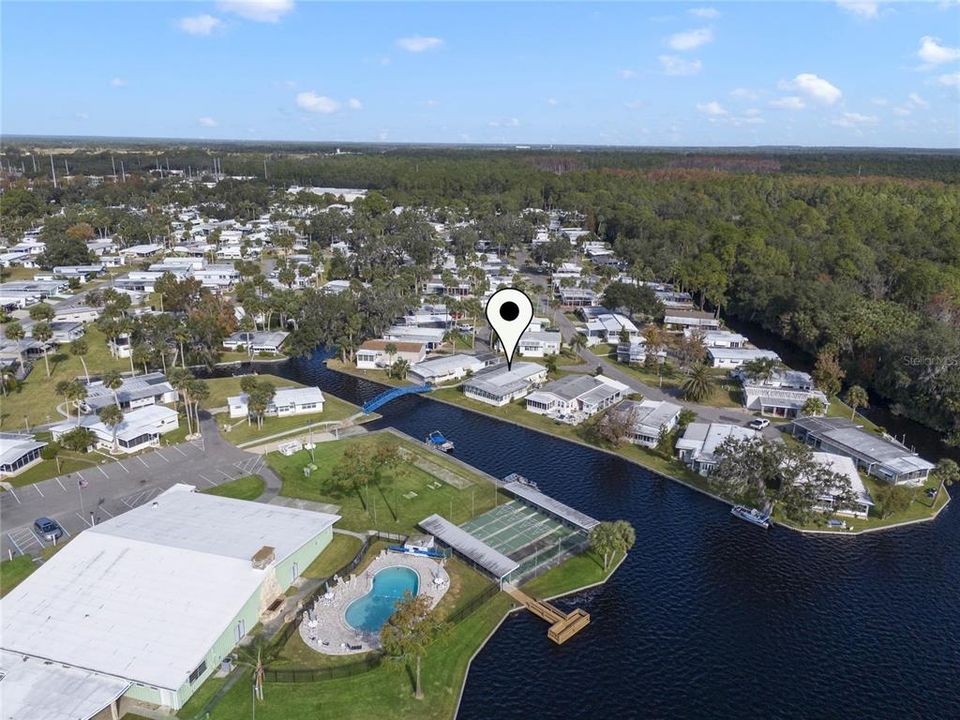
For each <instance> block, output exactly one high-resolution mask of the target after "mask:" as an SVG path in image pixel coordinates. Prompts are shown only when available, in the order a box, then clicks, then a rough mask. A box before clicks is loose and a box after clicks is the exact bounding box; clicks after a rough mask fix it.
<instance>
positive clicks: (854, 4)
mask: <svg viewBox="0 0 960 720" xmlns="http://www.w3.org/2000/svg"><path fill="white" fill-rule="evenodd" d="M837 5H839V6H840V7H841V8H843V9H844V10H846V11H847V12H848V13H851V14H853V15H857V16H858V17H862V18H865V19H867V20H873V19H874V18H876V17H879V15H880V8H879V6H878V4H877V3H876V2H874V1H873V0H837Z"/></svg>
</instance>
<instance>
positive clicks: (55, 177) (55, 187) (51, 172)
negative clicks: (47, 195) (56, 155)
mask: <svg viewBox="0 0 960 720" xmlns="http://www.w3.org/2000/svg"><path fill="white" fill-rule="evenodd" d="M50 174H51V175H53V189H54V190H56V189H57V169H56V168H55V167H54V166H53V153H50Z"/></svg>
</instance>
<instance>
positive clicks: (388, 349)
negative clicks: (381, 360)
mask: <svg viewBox="0 0 960 720" xmlns="http://www.w3.org/2000/svg"><path fill="white" fill-rule="evenodd" d="M383 351H384V352H385V353H386V354H387V357H388V358H390V363H391V364H393V356H394V355H396V354H397V345H396V343H392V342H388V343H387V344H386V345H384V346H383Z"/></svg>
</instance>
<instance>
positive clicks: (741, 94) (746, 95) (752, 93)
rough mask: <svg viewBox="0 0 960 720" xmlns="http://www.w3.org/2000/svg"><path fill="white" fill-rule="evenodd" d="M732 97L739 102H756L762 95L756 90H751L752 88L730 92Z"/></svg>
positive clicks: (735, 89) (736, 89)
mask: <svg viewBox="0 0 960 720" xmlns="http://www.w3.org/2000/svg"><path fill="white" fill-rule="evenodd" d="M730 96H731V97H735V98H737V100H756V99H757V98H759V97H760V94H759V93H757V91H756V90H751V89H750V88H742V87H741V88H734V89H733V90H731V91H730Z"/></svg>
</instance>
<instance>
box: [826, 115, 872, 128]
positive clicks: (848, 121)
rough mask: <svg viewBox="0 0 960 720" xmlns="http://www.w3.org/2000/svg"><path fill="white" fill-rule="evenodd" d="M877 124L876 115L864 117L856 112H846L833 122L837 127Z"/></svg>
mask: <svg viewBox="0 0 960 720" xmlns="http://www.w3.org/2000/svg"><path fill="white" fill-rule="evenodd" d="M876 122H877V116H876V115H862V114H860V113H855V112H845V113H843V115H841V116H840V117H838V118H835V119H834V120H833V124H834V125H836V126H837V127H859V126H861V125H873V124H875V123H876Z"/></svg>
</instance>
